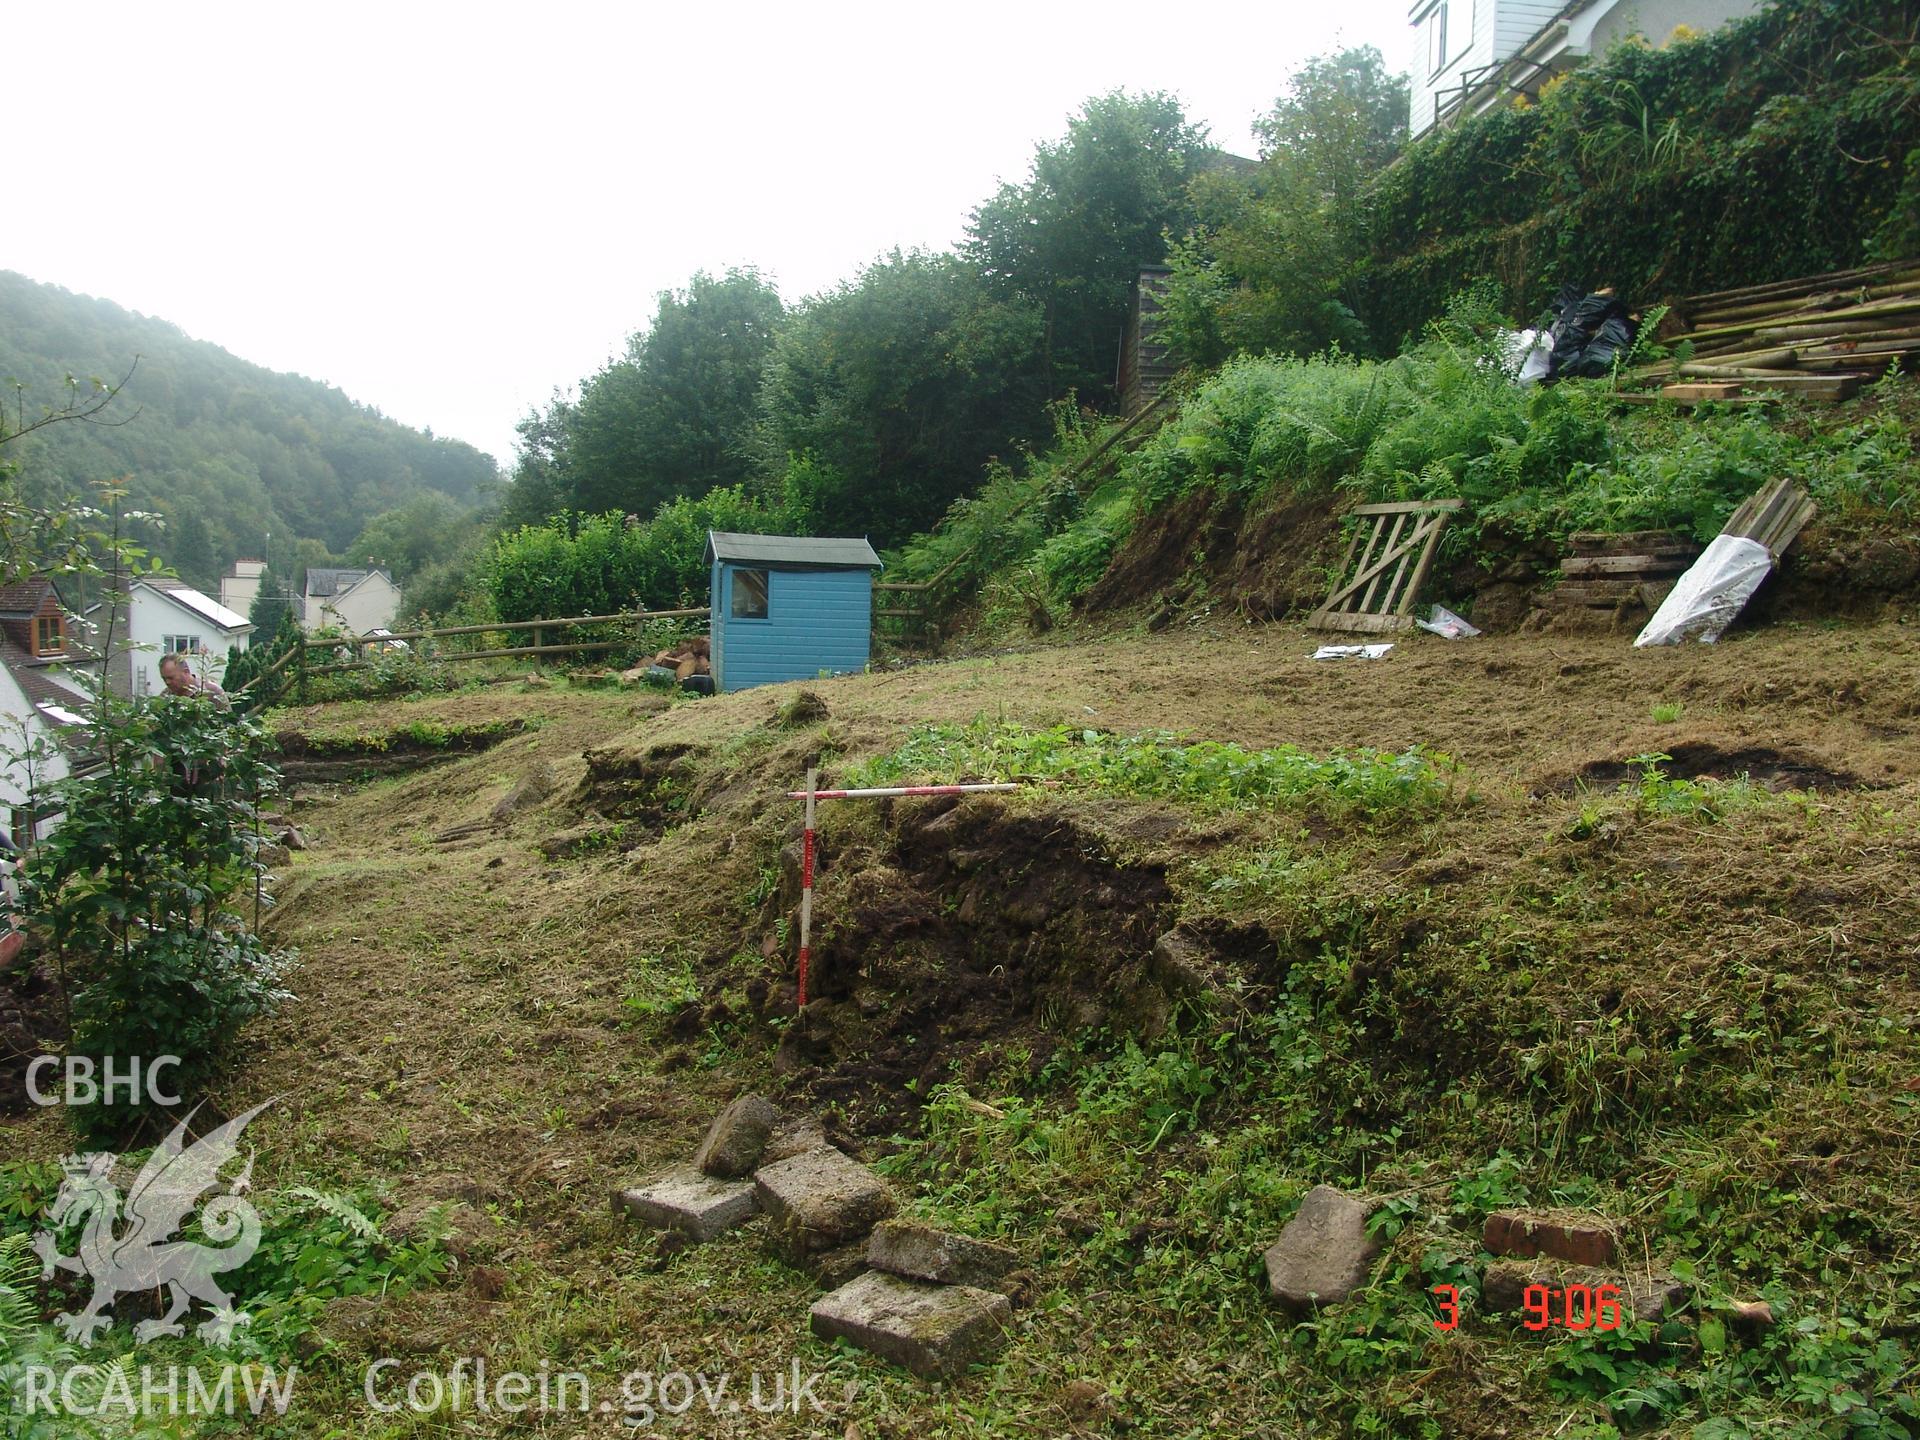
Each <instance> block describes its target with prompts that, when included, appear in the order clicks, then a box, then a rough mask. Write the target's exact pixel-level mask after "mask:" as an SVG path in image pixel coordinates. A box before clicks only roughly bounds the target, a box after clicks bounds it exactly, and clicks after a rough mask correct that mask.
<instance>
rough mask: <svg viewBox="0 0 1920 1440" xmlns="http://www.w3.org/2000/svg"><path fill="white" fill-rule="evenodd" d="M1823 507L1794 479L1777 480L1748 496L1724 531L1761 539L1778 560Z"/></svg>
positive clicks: (1725, 533) (1726, 533)
mask: <svg viewBox="0 0 1920 1440" xmlns="http://www.w3.org/2000/svg"><path fill="white" fill-rule="evenodd" d="M1819 508H1820V507H1819V506H1817V505H1815V504H1814V503H1813V501H1812V500H1811V499H1809V498H1808V496H1807V492H1806V491H1804V490H1802V489H1801V488H1800V487H1799V486H1798V485H1796V484H1794V483H1793V482H1792V481H1791V480H1775V481H1774V482H1773V483H1772V484H1771V485H1767V486H1763V487H1762V488H1761V489H1760V490H1759V491H1757V492H1756V493H1755V494H1753V495H1750V496H1749V497H1747V499H1746V500H1745V501H1744V502H1743V503H1742V504H1741V506H1740V508H1739V509H1738V510H1736V511H1734V512H1733V514H1732V515H1731V516H1729V517H1728V519H1727V523H1726V525H1725V526H1724V527H1723V528H1722V529H1721V531H1720V533H1721V534H1722V535H1738V536H1739V537H1741V538H1742V539H1744V540H1757V541H1759V542H1760V543H1761V544H1762V545H1764V546H1766V547H1767V549H1768V550H1770V551H1772V552H1773V558H1774V559H1775V560H1778V559H1779V558H1780V557H1781V556H1782V555H1784V554H1785V553H1786V550H1787V547H1788V546H1789V545H1791V544H1793V542H1794V540H1795V538H1796V537H1797V536H1798V535H1799V534H1800V532H1801V530H1803V529H1804V528H1806V524H1807V522H1808V521H1809V520H1811V519H1813V517H1814V515H1815V513H1817V512H1818V510H1819Z"/></svg>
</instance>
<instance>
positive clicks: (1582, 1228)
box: [1480, 1210, 1620, 1265]
mask: <svg viewBox="0 0 1920 1440" xmlns="http://www.w3.org/2000/svg"><path fill="white" fill-rule="evenodd" d="M1480 1243H1481V1244H1483V1245H1485V1246H1486V1247H1487V1249H1488V1250H1490V1251H1492V1252H1493V1253H1494V1254H1495V1255H1511V1256H1513V1257H1515V1258H1516V1259H1520V1260H1531V1259H1533V1258H1534V1257H1535V1256H1536V1255H1551V1256H1553V1257H1554V1258H1555V1259H1556V1260H1565V1261H1568V1262H1569V1263H1570V1264H1574V1265H1611V1264H1612V1263H1613V1262H1614V1258H1615V1257H1616V1256H1617V1255H1618V1254H1619V1251H1620V1241H1619V1236H1618V1234H1617V1232H1616V1231H1615V1230H1614V1227H1613V1222H1612V1221H1610V1220H1607V1219H1606V1218H1604V1217H1603V1216H1599V1215H1578V1214H1572V1213H1569V1212H1566V1211H1558V1210H1501V1211H1497V1212H1495V1213H1494V1214H1492V1215H1489V1216H1488V1217H1487V1224H1486V1228H1485V1230H1483V1231H1482V1232H1481V1236H1480Z"/></svg>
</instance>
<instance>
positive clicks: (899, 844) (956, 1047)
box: [748, 800, 1284, 1135]
mask: <svg viewBox="0 0 1920 1440" xmlns="http://www.w3.org/2000/svg"><path fill="white" fill-rule="evenodd" d="M1143 818H1144V819H1145V821H1146V822H1147V823H1148V824H1149V825H1158V826H1159V827H1160V828H1165V827H1164V817H1143ZM1127 839H1128V837H1127V836H1125V835H1124V834H1119V833H1104V832H1103V831H1102V830H1101V829H1099V828H1098V827H1096V826H1095V825H1093V824H1090V823H1088V822H1086V821H1085V820H1082V819H1079V818H1072V817H1068V816H1065V815H1061V814H1057V813H1046V812H1041V813H1032V812H1027V813H1013V812H1011V811H1009V810H1008V809H1007V808H1005V807H1004V806H1002V805H1001V804H999V803H997V802H995V801H991V800H969V801H964V802H958V803H956V802H954V801H951V800H936V801H931V802H917V803H901V804H898V805H896V806H895V807H893V809H892V811H891V812H890V814H889V815H888V816H887V817H886V823H885V824H884V827H883V831H882V837H881V838H880V840H879V841H878V842H861V843H855V844H851V845H849V846H848V847H847V848H845V849H843V850H840V851H838V852H836V851H835V850H834V849H833V848H832V847H831V846H829V847H827V848H826V849H824V850H823V851H821V852H820V854H819V859H820V862H821V863H820V868H819V871H818V874H817V880H816V908H815V914H816V916H818V917H820V921H821V923H820V925H819V928H818V930H817V932H816V938H815V949H816V955H817V964H816V966H815V968H814V969H813V972H812V978H811V987H810V988H811V995H810V1000H811V1003H810V1004H809V1005H808V1007H807V1009H806V1010H805V1011H804V1012H802V1013H800V1014H799V1015H797V1016H795V1018H794V1019H793V1021H792V1023H791V1024H790V1025H789V1026H788V1027H787V1029H786V1032H785V1035H784V1037H783V1039H782V1041H781V1044H780V1047H779V1050H778V1052H777V1054H776V1056H775V1060H774V1065H775V1069H776V1071H777V1072H778V1073H780V1074H781V1075H782V1076H783V1077H785V1079H786V1082H787V1086H788V1088H789V1089H790V1091H791V1092H792V1093H793V1094H794V1095H795V1096H796V1097H797V1098H804V1099H805V1100H807V1101H808V1102H809V1103H812V1104H814V1105H816V1106H819V1107H823V1108H824V1107H831V1108H833V1109H834V1110H835V1111H836V1112H837V1113H838V1114H839V1115H840V1116H841V1117H842V1123H843V1124H844V1125H845V1126H846V1128H847V1129H849V1130H850V1131H852V1132H854V1133H858V1134H870V1135H872V1134H886V1133H890V1132H892V1131H895V1130H898V1129H900V1128H901V1127H902V1126H903V1125H910V1124H911V1123H912V1121H913V1117H914V1116H915V1115H916V1114H917V1113H918V1111H919V1108H920V1106H921V1104H922V1103H923V1102H924V1099H925V1096H926V1093H927V1091H928V1089H929V1088H930V1087H931V1086H933V1085H935V1084H938V1083H940V1082H943V1081H946V1080H950V1079H958V1080H961V1081H964V1082H966V1083H968V1084H970V1085H972V1084H980V1083H982V1082H985V1081H987V1080H988V1079H989V1077H995V1076H998V1077H1002V1078H1003V1079H1005V1080H1009V1081H1011V1080H1016V1079H1032V1078H1033V1077H1035V1076H1037V1075H1038V1074H1039V1072H1040V1071H1041V1070H1042V1069H1043V1068H1044V1067H1045V1065H1046V1063H1047V1060H1048V1059H1049V1057H1051V1056H1052V1054H1053V1053H1054V1051H1055V1050H1056V1049H1058V1047H1059V1046H1060V1045H1061V1044H1062V1043H1063V1042H1065V1041H1066V1040H1068V1039H1069V1038H1070V1037H1073V1036H1076V1035H1079V1034H1082V1033H1085V1032H1088V1031H1099V1030H1101V1029H1103V1028H1109V1027H1110V1028H1111V1029H1112V1030H1113V1031H1114V1032H1115V1033H1116V1034H1118V1033H1127V1034H1133V1035H1139V1036H1141V1037H1143V1038H1152V1037H1154V1036H1156V1035H1158V1034H1161V1033H1163V1032H1164V1031H1165V1030H1166V1028H1167V1027H1168V1025H1169V1024H1170V1023H1171V1022H1172V1020H1173V1018H1174V1015H1175V1012H1176V1009H1177V1007H1178V1006H1179V1004H1180V1003H1181V1001H1182V1000H1184V999H1188V998H1196V999H1198V998H1202V997H1207V996H1213V997H1216V998H1217V997H1219V996H1223V995H1225V994H1226V993H1227V991H1228V989H1229V985H1230V983H1231V984H1234V985H1238V986H1240V987H1242V989H1241V990H1240V991H1239V992H1237V993H1236V996H1235V1000H1234V1002H1233V1003H1236V1004H1240V1003H1247V1002H1248V1001H1249V1000H1250V999H1256V1000H1257V998H1258V996H1259V994H1260V992H1261V991H1263V990H1267V991H1270V990H1271V988H1272V987H1273V986H1274V985H1275V984H1277V983H1278V981H1279V979H1280V978H1281V977H1282V975H1283V973H1284V972H1283V967H1282V965H1281V962H1280V958H1279V955H1278V952H1277V950H1276V948H1275V946H1274V945H1273V943H1272V942H1271V941H1270V940H1269V939H1268V938H1267V937H1266V936H1265V935H1264V933H1263V932H1259V931H1246V932H1237V931H1228V930H1225V929H1222V930H1219V931H1217V932H1204V931H1199V930H1190V929H1187V928H1183V927H1180V926H1178V925H1176V923H1175V920H1174V910H1175V904H1174V897H1173V893H1172V890H1171V888H1170V887H1169V885H1168V882H1167V860H1166V859H1165V858H1161V856H1162V855H1163V854H1164V852H1163V851H1160V850H1156V849H1154V848H1153V847H1147V851H1148V853H1149V854H1152V855H1154V856H1155V858H1140V857H1138V856H1123V854H1122V851H1123V849H1124V850H1131V849H1132V848H1133V847H1131V846H1128V844H1127ZM783 859H784V861H785V864H784V865H783V869H784V870H785V871H786V875H785V884H784V885H783V890H782V894H781V895H780V896H779V897H776V898H775V899H774V900H772V901H771V902H770V904H771V906H772V907H773V908H774V910H775V912H776V914H778V913H781V912H784V913H787V914H789V915H791V913H792V912H791V909H790V908H789V907H790V906H791V905H792V903H793V902H794V901H795V900H797V898H798V874H797V859H798V857H797V854H794V853H793V847H790V851H789V854H788V855H787V856H786V857H783ZM748 1001H749V1004H750V1005H752V1006H753V1007H755V1009H756V1010H757V1011H758V1012H759V1013H760V1014H761V1015H763V1016H772V1015H776V1014H781V1013H786V1014H791V1013H792V1010H793V994H792V990H791V987H789V986H786V985H778V986H775V985H769V984H766V983H764V982H760V983H756V984H755V985H754V986H751V987H749V992H748Z"/></svg>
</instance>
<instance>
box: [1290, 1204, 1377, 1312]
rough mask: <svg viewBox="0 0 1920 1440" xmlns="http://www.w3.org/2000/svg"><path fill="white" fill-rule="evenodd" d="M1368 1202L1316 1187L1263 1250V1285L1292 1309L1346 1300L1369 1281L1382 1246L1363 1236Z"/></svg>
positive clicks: (1365, 1227) (1303, 1308)
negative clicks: (1277, 1237)
mask: <svg viewBox="0 0 1920 1440" xmlns="http://www.w3.org/2000/svg"><path fill="white" fill-rule="evenodd" d="M1369 1208H1370V1207H1369V1206H1368V1205H1367V1203H1366V1202H1365V1201H1363V1200H1358V1199H1355V1198H1354V1197H1353V1196H1351V1195H1344V1194H1342V1193H1341V1192H1340V1191H1338V1190H1336V1189H1334V1188H1333V1187H1332V1186H1331V1185H1316V1186H1314V1187H1313V1189H1311V1190H1309V1191H1308V1192H1307V1198H1306V1199H1304V1200H1302V1201H1301V1202H1300V1209H1299V1211H1298V1212H1297V1213H1296V1214H1295V1215H1294V1217H1293V1219H1291V1220H1289V1221H1288V1222H1287V1225H1286V1228H1285V1229H1284V1230H1282V1231H1281V1232H1280V1239H1279V1240H1278V1241H1277V1242H1275V1244H1274V1245H1273V1247H1272V1248H1271V1249H1269V1250H1268V1251H1267V1256H1266V1259H1267V1288H1268V1289H1269V1290H1270V1291H1271V1292H1272V1294H1273V1298H1274V1299H1276V1300H1278V1301H1279V1302H1280V1303H1281V1304H1282V1305H1285V1306H1287V1307H1288V1308H1289V1309H1292V1310H1309V1309H1311V1308H1313V1306H1315V1305H1328V1304H1332V1303H1334V1302H1336V1301H1340V1300H1344V1299H1346V1298H1347V1296H1349V1295H1351V1294H1352V1293H1353V1292H1354V1291H1355V1290H1358V1289H1359V1288H1360V1287H1361V1286H1362V1285H1364V1284H1366V1282H1367V1269H1368V1267H1369V1266H1370V1265H1371V1264H1372V1263H1373V1257H1374V1256H1375V1255H1376V1254H1378V1253H1379V1250H1380V1247H1379V1246H1378V1245H1376V1244H1375V1243H1374V1242H1373V1241H1372V1240H1370V1239H1368V1238H1367V1214H1368V1211H1369Z"/></svg>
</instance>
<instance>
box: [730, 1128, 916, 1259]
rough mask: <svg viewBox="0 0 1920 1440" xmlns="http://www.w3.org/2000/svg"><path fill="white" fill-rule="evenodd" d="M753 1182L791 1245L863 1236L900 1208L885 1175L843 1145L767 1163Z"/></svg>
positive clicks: (806, 1246)
mask: <svg viewBox="0 0 1920 1440" xmlns="http://www.w3.org/2000/svg"><path fill="white" fill-rule="evenodd" d="M753 1184H754V1189H755V1191H756V1192H757V1194H758V1195H759V1199H760V1208H761V1209H762V1210H764V1211H766V1212H767V1217H768V1219H769V1220H770V1221H771V1222H772V1229H773V1231H774V1234H775V1236H776V1237H777V1238H778V1239H779V1241H780V1242H781V1244H782V1245H783V1246H784V1247H785V1248H787V1249H788V1250H799V1251H813V1250H831V1249H833V1248H834V1247H835V1246H838V1245H844V1244H846V1243H847V1242H848V1241H850V1240H859V1239H863V1238H864V1237H865V1236H866V1234H867V1232H868V1231H870V1230H872V1229H873V1227H874V1226H875V1225H876V1224H877V1223H878V1222H880V1221H882V1220H884V1219H886V1218H887V1217H888V1216H889V1215H891V1214H893V1211H894V1199H893V1193H892V1192H891V1191H890V1190H888V1189H887V1187H886V1185H885V1184H884V1183H883V1182H882V1181H881V1179H880V1177H879V1176H878V1175H875V1174H874V1173H873V1172H872V1171H871V1170H869V1169H867V1167H866V1166H864V1165H862V1164H861V1163H860V1162H859V1161H858V1160H855V1159H853V1158H852V1157H851V1156H848V1155H843V1154H842V1153H841V1152H840V1151H838V1150H827V1149H822V1150H808V1151H806V1152H804V1153H803V1154H799V1155H795V1156H792V1157H791V1158H789V1159H786V1160H781V1161H779V1162H777V1163H775V1164H772V1165H763V1166H761V1167H760V1169H758V1170H756V1171H755V1172H754V1176H753Z"/></svg>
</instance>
